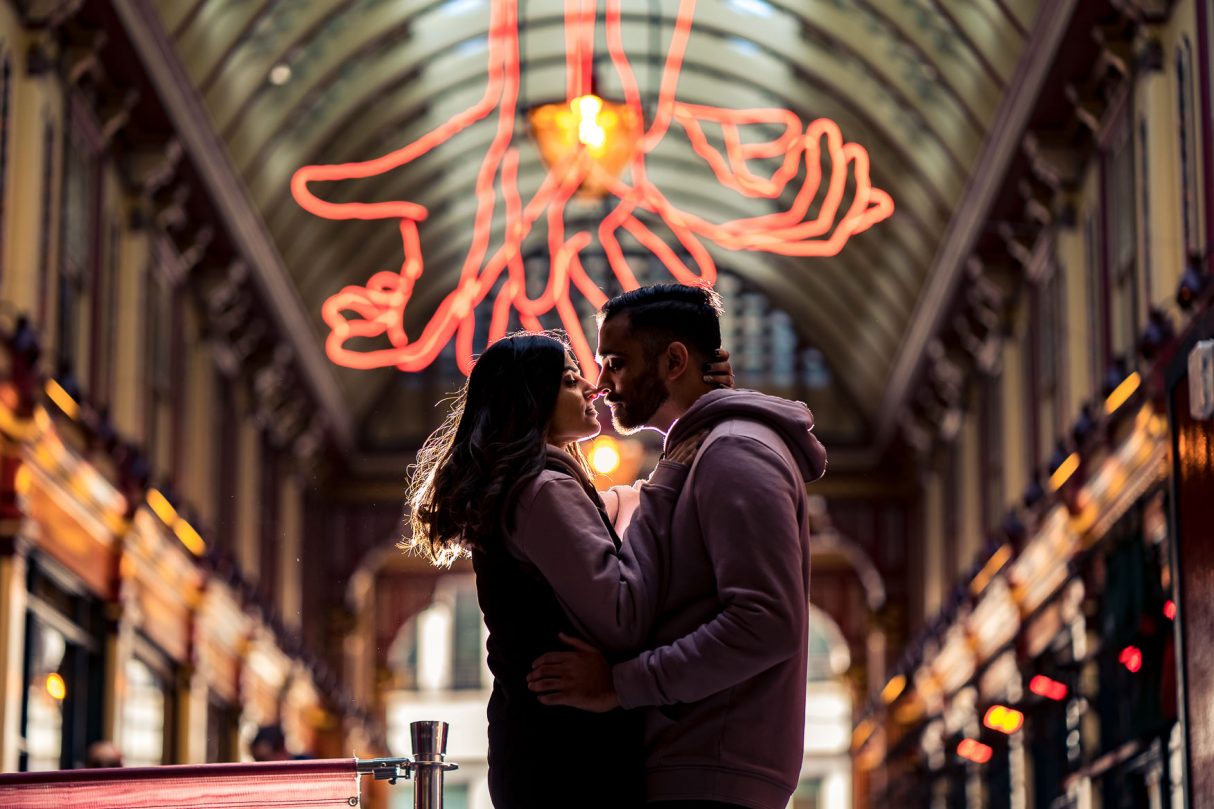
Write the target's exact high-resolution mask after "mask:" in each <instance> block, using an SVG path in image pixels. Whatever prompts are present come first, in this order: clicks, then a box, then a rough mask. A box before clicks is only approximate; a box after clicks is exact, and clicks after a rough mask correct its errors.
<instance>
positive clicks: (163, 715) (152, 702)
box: [118, 657, 170, 767]
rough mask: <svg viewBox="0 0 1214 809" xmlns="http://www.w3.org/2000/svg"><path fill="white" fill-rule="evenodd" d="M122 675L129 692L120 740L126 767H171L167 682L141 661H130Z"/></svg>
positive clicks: (162, 676)
mask: <svg viewBox="0 0 1214 809" xmlns="http://www.w3.org/2000/svg"><path fill="white" fill-rule="evenodd" d="M122 675H123V680H124V685H125V688H124V693H123V698H122V717H121V719H120V723H121V724H120V727H119V730H118V738H119V739H120V741H121V748H122V758H123V763H124V764H125V765H126V766H128V767H153V766H156V765H159V764H167V763H169V760H170V759H169V758H168V756H167V755H166V754H167V752H168V751H167V746H168V745H167V744H166V741H167V735H168V730H169V728H168V722H167V718H168V708H169V704H170V700H169V698H168V694H167V692H168V689H169V683H168V682H167V678H166V677H165V675H164V674H162V673H160V672H159V671H157V670H156V669H154V668H153V667H152V666H150V665H148V664H147V663H145V662H144V661H143V660H141V659H139V658H138V657H131V658H129V659H128V660H127V661H126V665H124V666H123V668H122Z"/></svg>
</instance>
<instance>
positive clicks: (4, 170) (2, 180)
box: [0, 53, 13, 278]
mask: <svg viewBox="0 0 1214 809" xmlns="http://www.w3.org/2000/svg"><path fill="white" fill-rule="evenodd" d="M12 84H13V62H12V58H11V57H10V56H9V54H7V53H5V54H4V57H3V60H2V61H0V278H2V277H3V273H4V270H5V266H4V245H5V238H4V225H5V214H7V213H8V210H7V206H6V205H5V201H6V199H7V197H8V116H9V107H10V105H11V103H12V101H11V100H12Z"/></svg>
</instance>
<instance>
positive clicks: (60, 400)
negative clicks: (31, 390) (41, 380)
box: [46, 379, 80, 421]
mask: <svg viewBox="0 0 1214 809" xmlns="http://www.w3.org/2000/svg"><path fill="white" fill-rule="evenodd" d="M46 395H47V396H48V397H49V398H50V400H51V401H52V402H54V403H55V405H56V406H57V407H58V408H59V409H60V410H62V411H63V413H64V415H66V416H67V417H68V418H69V419H72V420H73V421H74V420H75V419H76V418H77V417H78V416H79V415H80V405H79V404H77V403H76V400H75V399H73V398H72V397H71V394H69V393H68V392H67V391H65V390H64V389H63V386H62V385H60V384H59V383H58V382H56V381H55V380H54V379H48V380H46Z"/></svg>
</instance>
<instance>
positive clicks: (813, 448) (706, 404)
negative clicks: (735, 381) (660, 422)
mask: <svg viewBox="0 0 1214 809" xmlns="http://www.w3.org/2000/svg"><path fill="white" fill-rule="evenodd" d="M729 418H741V419H749V420H751V421H758V422H761V423H763V424H766V425H767V426H768V427H771V428H772V429H774V430H775V431H776V432H777V433H779V435H780V437H781V438H783V439H784V443H786V444H787V445H788V448H789V450H791V451H792V454H793V457H794V458H796V460H797V465H798V466H799V467H800V468H801V476H802V477H803V478H804V479H805V482H806V483H809V482H810V481H814V480H817V479H818V478H820V477H822V473H823V472H825V471H826V448H825V447H823V446H822V442H821V441H819V440H818V438H817V436H815V435H814V434H813V429H814V416H813V413H811V412H809V408H808V407H806V406H805V404H804V403H803V402H793V401H789V400H788V399H781V398H779V397H778V396H768V395H767V394H766V393H759V392H758V391H755V390H714V391H711V392H709V393H706V394H704V395H703V396H701V397H700V398H699V399H697V400H696V402H695V404H693V405H692V406H691V408H690V409H688V411H687V412H686V413H684V414H683V417H682V418H680V419H679V420H678V421H677V422H675V424H674V427H673V428H671V430H670V433H669V434H668V435H667V436H666V443H667V444H668V445H669V444H671V443H672V442H673V443H677V442H678V441H680V440H682V438H683V437H684V436H688V435H691V434H693V433H695V432H698V431H699V430H703V429H705V428H707V427H711V426H712V425H713V424H715V423H717V422H719V421H722V420H724V419H729Z"/></svg>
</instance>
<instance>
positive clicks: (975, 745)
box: [957, 739, 995, 764]
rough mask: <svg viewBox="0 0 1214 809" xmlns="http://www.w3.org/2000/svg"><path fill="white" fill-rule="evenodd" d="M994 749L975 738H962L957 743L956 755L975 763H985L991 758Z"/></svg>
mask: <svg viewBox="0 0 1214 809" xmlns="http://www.w3.org/2000/svg"><path fill="white" fill-rule="evenodd" d="M994 753H995V751H994V750H992V749H991V748H990V746H989V745H985V744H983V743H982V742H980V741H978V740H977V739H962V740H961V744H959V745H957V755H959V756H961V757H962V758H964V759H966V760H968V761H972V762H974V763H975V764H985V763H986V762H988V761H990V760H991V756H992V755H994Z"/></svg>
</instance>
